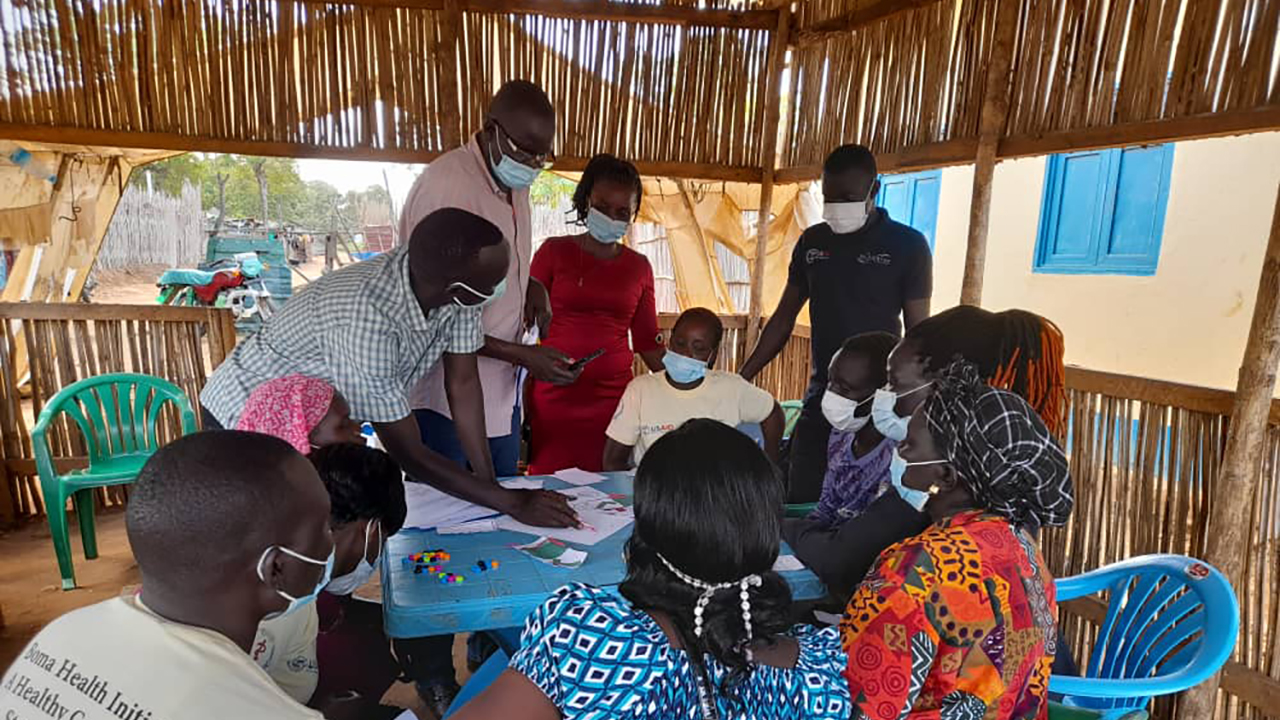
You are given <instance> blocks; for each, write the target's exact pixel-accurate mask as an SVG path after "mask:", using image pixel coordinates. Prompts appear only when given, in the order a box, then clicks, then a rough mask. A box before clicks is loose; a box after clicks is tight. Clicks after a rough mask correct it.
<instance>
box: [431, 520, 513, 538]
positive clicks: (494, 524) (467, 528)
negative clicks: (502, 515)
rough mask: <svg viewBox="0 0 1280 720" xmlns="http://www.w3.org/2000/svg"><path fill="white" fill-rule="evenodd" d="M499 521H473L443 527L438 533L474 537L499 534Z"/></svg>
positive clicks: (437, 529)
mask: <svg viewBox="0 0 1280 720" xmlns="http://www.w3.org/2000/svg"><path fill="white" fill-rule="evenodd" d="M497 531H498V521H497V519H495V518H487V519H484V520H472V521H471V522H465V523H462V524H460V525H441V526H440V527H438V528H436V532H437V533H439V534H441V535H472V534H475V533H487V532H497Z"/></svg>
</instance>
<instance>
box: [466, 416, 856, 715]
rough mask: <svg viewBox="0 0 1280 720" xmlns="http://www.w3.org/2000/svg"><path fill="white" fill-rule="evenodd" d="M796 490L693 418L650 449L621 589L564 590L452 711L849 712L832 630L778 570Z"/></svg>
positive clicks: (726, 433) (744, 444) (725, 431)
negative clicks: (807, 612) (491, 676)
mask: <svg viewBox="0 0 1280 720" xmlns="http://www.w3.org/2000/svg"><path fill="white" fill-rule="evenodd" d="M785 499H786V488H785V487H784V483H783V479H782V477H781V475H780V474H779V473H778V472H777V471H776V470H775V468H774V467H773V465H772V464H771V463H770V462H769V460H768V459H767V458H766V457H765V456H764V453H763V452H761V451H760V449H759V448H758V447H757V446H756V444H755V443H754V442H752V441H751V440H750V439H749V438H747V437H746V436H745V435H743V434H742V433H740V432H738V431H737V430H735V429H733V428H730V427H728V426H727V425H723V424H721V423H718V422H715V421H713V420H691V421H689V422H687V423H685V424H684V425H683V426H681V427H680V428H679V429H677V430H675V431H673V432H670V433H668V434H667V435H665V436H663V437H662V438H661V439H660V440H658V442H656V443H654V445H653V447H652V448H650V449H649V451H648V452H647V453H645V456H644V459H643V460H642V461H641V463H640V468H639V470H638V471H637V473H636V481H635V513H636V524H635V530H634V532H633V533H632V535H631V540H630V541H629V542H628V543H627V550H626V552H627V577H626V580H624V581H623V583H622V585H621V586H620V587H619V591H620V593H621V597H619V596H618V595H616V594H614V593H611V592H609V591H607V590H602V589H599V588H594V587H590V586H587V585H581V584H574V585H567V586H565V587H563V588H561V589H560V590H558V591H557V592H556V593H555V594H554V595H552V597H551V598H550V599H549V600H547V601H546V602H545V603H544V604H543V605H542V607H541V608H539V609H538V610H537V611H535V612H534V613H533V614H532V615H531V616H530V617H529V618H528V620H526V622H525V629H524V635H523V636H522V638H521V648H520V650H519V651H518V652H517V653H516V655H515V657H514V658H512V661H511V665H510V667H509V668H508V669H507V670H506V671H504V672H503V673H502V675H501V676H499V677H498V679H497V680H496V681H494V683H493V685H491V686H490V687H489V688H488V689H487V690H485V691H484V692H482V693H481V694H480V695H478V696H477V697H476V698H475V699H474V700H472V701H471V702H470V703H468V704H467V705H466V706H465V707H463V708H462V709H461V711H460V712H458V713H457V715H456V716H455V717H456V718H458V720H467V719H468V718H503V719H504V720H514V719H517V718H519V719H527V720H556V719H557V718H572V719H575V720H577V719H582V720H586V719H588V718H589V719H592V720H595V719H603V718H662V719H663V720H667V719H675V718H685V719H687V720H711V719H712V718H715V719H721V720H729V719H730V718H753V719H758V720H791V719H792V718H795V719H797V720H798V719H799V718H816V719H819V720H821V719H824V718H832V719H835V718H839V719H840V720H845V718H848V717H849V713H850V710H851V705H850V700H849V690H848V684H847V682H845V681H844V679H843V678H842V677H841V675H840V673H841V671H842V669H843V667H844V665H845V663H846V659H845V656H844V654H843V653H842V652H841V650H840V643H839V639H838V638H837V636H836V632H835V630H834V629H832V628H827V629H821V630H819V629H816V628H812V627H808V626H802V625H797V626H792V625H791V622H790V617H791V592H790V590H789V589H788V587H787V584H786V582H785V581H784V580H783V579H782V578H781V577H780V576H779V575H778V574H777V573H775V572H773V570H772V568H773V563H774V561H775V560H776V559H777V557H778V537H779V533H780V523H781V516H782V505H783V502H784V501H785Z"/></svg>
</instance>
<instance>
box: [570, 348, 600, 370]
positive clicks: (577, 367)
mask: <svg viewBox="0 0 1280 720" xmlns="http://www.w3.org/2000/svg"><path fill="white" fill-rule="evenodd" d="M603 354H604V348H600V349H599V350H596V351H595V352H593V353H591V354H590V355H588V356H586V357H584V358H578V359H577V360H576V361H575V362H574V363H573V364H571V365H570V366H569V370H571V371H573V372H578V371H579V370H581V369H582V367H583V366H584V365H586V364H587V363H589V362H591V361H592V360H595V359H596V358H598V357H600V356H601V355H603Z"/></svg>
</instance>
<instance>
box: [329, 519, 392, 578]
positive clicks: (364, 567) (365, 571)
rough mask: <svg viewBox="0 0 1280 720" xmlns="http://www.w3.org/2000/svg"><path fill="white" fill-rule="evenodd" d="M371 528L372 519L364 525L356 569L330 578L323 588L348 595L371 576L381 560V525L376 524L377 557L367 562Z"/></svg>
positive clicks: (372, 524)
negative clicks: (362, 544)
mask: <svg viewBox="0 0 1280 720" xmlns="http://www.w3.org/2000/svg"><path fill="white" fill-rule="evenodd" d="M373 528H374V521H373V520H370V521H369V523H368V524H367V525H365V526H364V552H362V553H360V562H359V563H358V564H357V565H356V569H355V570H352V571H351V572H349V573H347V574H346V575H339V576H338V577H336V578H334V579H332V580H330V581H329V584H328V585H326V586H325V590H327V591H328V592H330V593H332V594H334V595H350V594H351V593H353V592H355V591H356V590H357V589H358V588H359V587H360V586H361V585H364V584H365V583H367V582H369V578H371V577H373V572H374V570H377V569H378V563H379V562H380V561H381V560H382V525H381V524H378V525H377V528H378V545H377V547H378V557H377V558H376V559H375V560H374V561H373V562H369V535H370V534H371V532H372V530H373Z"/></svg>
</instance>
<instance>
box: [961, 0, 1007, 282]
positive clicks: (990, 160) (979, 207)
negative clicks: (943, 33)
mask: <svg viewBox="0 0 1280 720" xmlns="http://www.w3.org/2000/svg"><path fill="white" fill-rule="evenodd" d="M1019 6H1020V3H1019V2H1017V1H1016V0H1002V1H1001V2H1000V7H999V9H998V10H997V11H996V27H995V33H994V34H995V45H994V46H993V47H992V49H991V60H990V64H989V65H988V66H987V80H986V89H985V92H984V93H983V99H982V119H981V124H980V125H979V127H978V158H977V163H976V164H975V166H974V170H973V198H972V200H971V201H970V204H969V247H968V249H967V250H966V252H965V257H964V281H963V283H962V284H961V286H960V302H961V304H964V305H981V304H982V273H983V270H984V268H985V265H986V263H987V227H988V225H989V223H990V220H991V179H992V177H993V176H994V175H995V169H996V150H997V149H998V148H999V145H1000V136H1001V135H1002V134H1003V133H1004V126H1005V121H1006V120H1007V119H1008V117H1009V88H1010V83H1009V68H1010V66H1011V65H1012V64H1013V45H1014V40H1015V39H1016V38H1017V35H1018V10H1019Z"/></svg>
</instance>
